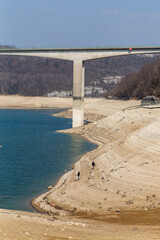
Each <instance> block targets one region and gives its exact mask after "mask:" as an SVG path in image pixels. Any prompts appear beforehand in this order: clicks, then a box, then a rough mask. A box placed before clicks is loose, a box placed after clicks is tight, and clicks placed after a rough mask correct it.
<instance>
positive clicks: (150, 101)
mask: <svg viewBox="0 0 160 240" xmlns="http://www.w3.org/2000/svg"><path fill="white" fill-rule="evenodd" d="M159 103H160V99H159V98H157V97H155V96H147V97H144V98H143V99H142V101H141V106H147V105H156V104H159Z"/></svg>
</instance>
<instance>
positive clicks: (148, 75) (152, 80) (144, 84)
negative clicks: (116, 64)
mask: <svg viewBox="0 0 160 240" xmlns="http://www.w3.org/2000/svg"><path fill="white" fill-rule="evenodd" d="M110 94H111V95H112V96H116V97H120V98H136V99H142V98H144V97H145V96H148V95H154V96H156V97H160V59H158V60H157V61H156V62H153V63H150V64H147V65H146V66H144V67H142V69H141V70H140V71H138V72H136V73H132V74H130V75H128V76H125V77H124V78H123V79H122V81H121V82H120V83H119V85H118V86H117V88H116V89H115V90H113V91H112V92H111V93H110Z"/></svg>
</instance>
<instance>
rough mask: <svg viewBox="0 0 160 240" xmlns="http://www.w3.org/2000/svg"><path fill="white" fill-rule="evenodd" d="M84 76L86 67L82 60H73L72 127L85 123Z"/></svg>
mask: <svg viewBox="0 0 160 240" xmlns="http://www.w3.org/2000/svg"><path fill="white" fill-rule="evenodd" d="M84 78H85V68H84V65H83V61H82V60H74V61H73V116H72V127H79V126H83V124H84Z"/></svg>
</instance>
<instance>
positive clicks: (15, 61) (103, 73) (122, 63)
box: [0, 46, 158, 96]
mask: <svg viewBox="0 0 160 240" xmlns="http://www.w3.org/2000/svg"><path fill="white" fill-rule="evenodd" d="M0 47H3V48H4V46H0ZM7 47H9V46H6V48H7ZM11 47H12V46H11ZM157 58H158V55H157V54H155V55H151V54H150V55H137V56H136V55H135V56H134V55H133V56H122V57H112V58H105V59H97V60H92V61H86V62H85V74H86V76H85V79H86V81H85V86H86V88H85V90H86V95H87V94H88V96H90V95H91V96H99V95H102V94H104V92H105V91H106V90H108V89H114V87H115V86H116V85H117V83H118V82H119V81H120V80H121V78H122V77H123V76H126V75H128V74H131V73H133V72H136V71H138V70H140V68H141V67H142V66H144V65H145V64H147V63H151V62H153V61H155V60H157ZM72 67H73V66H72V62H71V61H64V60H58V59H51V58H50V59H49V58H38V57H22V56H21V57H20V56H0V94H20V95H24V96H43V95H46V94H48V93H53V92H56V93H57V94H59V92H60V91H69V92H70V91H71V90H72V85H73V77H72V75H73V73H72ZM69 94H72V93H71V92H70V93H69Z"/></svg>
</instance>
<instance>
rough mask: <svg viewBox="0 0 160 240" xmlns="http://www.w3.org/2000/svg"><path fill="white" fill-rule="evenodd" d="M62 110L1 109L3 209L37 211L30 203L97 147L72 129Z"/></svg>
mask: <svg viewBox="0 0 160 240" xmlns="http://www.w3.org/2000/svg"><path fill="white" fill-rule="evenodd" d="M60 111H62V110H60V109H49V110H48V109H42V110H39V109H38V110H24V109H0V145H1V147H0V208H6V209H14V210H24V211H34V209H33V208H32V206H31V205H30V201H31V200H32V199H33V198H34V197H36V196H38V195H40V194H42V193H43V192H46V191H47V187H48V186H49V185H53V184H55V183H56V181H57V180H58V178H59V177H60V176H62V175H63V174H64V173H65V171H66V170H67V171H69V170H70V169H71V168H72V166H73V164H74V163H75V162H76V161H77V160H78V159H79V158H80V156H82V155H83V154H85V153H86V152H88V151H91V150H93V149H95V148H96V146H95V145H94V144H92V143H90V142H88V141H86V140H84V139H83V138H81V137H80V136H79V135H77V134H63V133H57V132H55V131H57V130H60V129H67V128H71V125H72V121H71V119H65V118H58V117H54V116H52V114H54V113H57V112H60Z"/></svg>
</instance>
